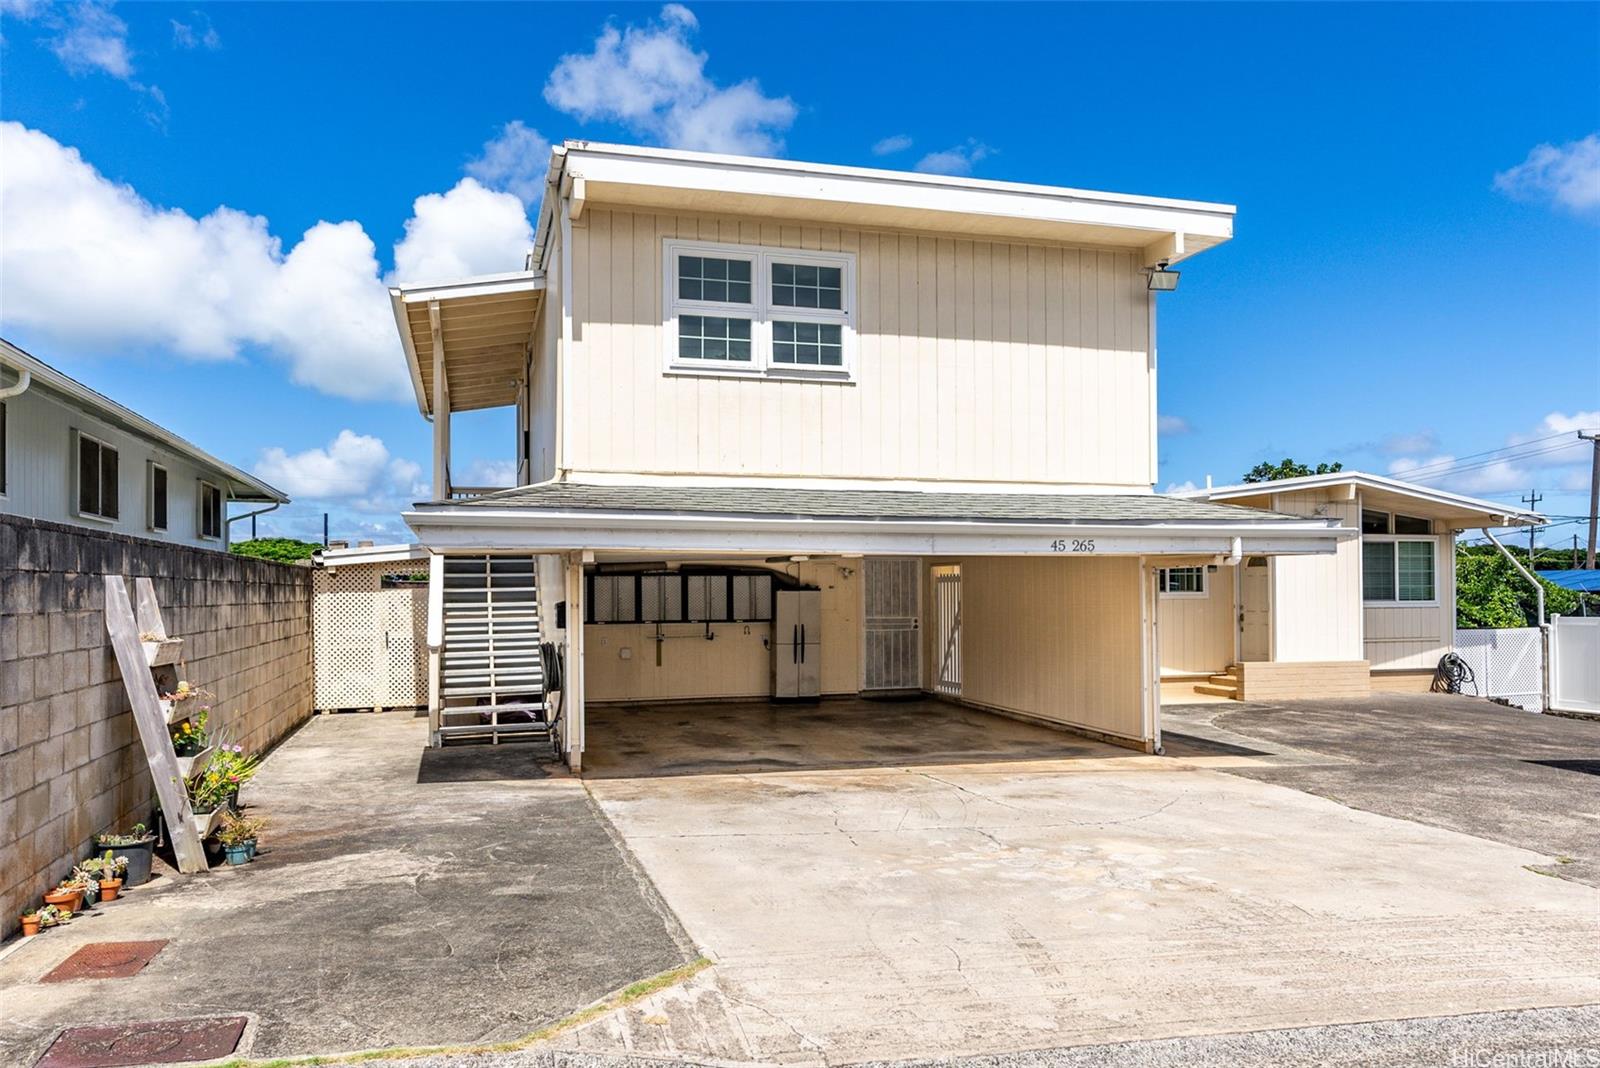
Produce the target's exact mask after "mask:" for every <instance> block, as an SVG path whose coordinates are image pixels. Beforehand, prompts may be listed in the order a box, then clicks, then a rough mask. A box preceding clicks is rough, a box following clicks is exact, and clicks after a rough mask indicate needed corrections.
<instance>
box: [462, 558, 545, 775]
mask: <svg viewBox="0 0 1600 1068" xmlns="http://www.w3.org/2000/svg"><path fill="white" fill-rule="evenodd" d="M443 605H444V646H443V650H442V655H441V657H440V666H439V696H440V706H441V707H440V710H439V725H438V734H439V739H440V741H441V742H448V741H476V742H489V743H490V744H494V745H498V744H499V743H500V741H501V739H502V738H506V737H510V736H530V735H531V736H533V739H532V740H540V739H542V740H544V741H550V740H551V739H550V724H549V723H548V722H547V721H546V714H545V700H544V697H545V694H544V673H543V667H542V664H541V660H540V655H539V642H540V634H539V592H538V588H537V582H536V579H535V569H534V560H533V557H531V556H448V557H446V558H445V560H444V594H443Z"/></svg>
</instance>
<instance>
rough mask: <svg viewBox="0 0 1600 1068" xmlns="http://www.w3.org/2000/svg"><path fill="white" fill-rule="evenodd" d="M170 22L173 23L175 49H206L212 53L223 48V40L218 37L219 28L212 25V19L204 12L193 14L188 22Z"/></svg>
mask: <svg viewBox="0 0 1600 1068" xmlns="http://www.w3.org/2000/svg"><path fill="white" fill-rule="evenodd" d="M168 21H170V22H171V23H172V43H173V45H174V47H177V48H184V49H195V48H204V49H206V50H208V51H212V52H215V51H216V50H217V49H219V48H221V47H222V38H221V36H219V35H218V33H217V28H216V27H215V26H213V25H211V18H210V16H208V15H207V14H206V13H205V12H204V11H195V12H192V13H191V16H190V21H188V22H179V21H178V20H177V19H169V20H168Z"/></svg>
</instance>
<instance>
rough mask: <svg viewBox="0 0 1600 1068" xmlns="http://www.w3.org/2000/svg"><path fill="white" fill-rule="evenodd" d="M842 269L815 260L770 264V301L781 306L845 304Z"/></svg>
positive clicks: (834, 308) (837, 307)
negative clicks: (822, 265)
mask: <svg viewBox="0 0 1600 1068" xmlns="http://www.w3.org/2000/svg"><path fill="white" fill-rule="evenodd" d="M843 296H844V272H843V271H842V270H840V269H839V268H838V267H819V266H817V265H816V264H814V263H774V264H773V265H772V303H773V304H774V305H775V306H777V307H782V308H829V309H833V310H838V309H840V308H842V307H843V306H844V303H843Z"/></svg>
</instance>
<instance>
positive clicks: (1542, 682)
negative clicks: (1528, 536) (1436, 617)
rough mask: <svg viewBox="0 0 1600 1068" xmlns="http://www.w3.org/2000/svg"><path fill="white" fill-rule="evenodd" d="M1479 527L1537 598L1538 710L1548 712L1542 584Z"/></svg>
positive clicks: (1547, 632)
mask: <svg viewBox="0 0 1600 1068" xmlns="http://www.w3.org/2000/svg"><path fill="white" fill-rule="evenodd" d="M1481 529H1482V530H1483V536H1484V537H1486V538H1488V539H1489V540H1490V541H1492V542H1494V547H1495V548H1496V549H1499V550H1500V555H1501V556H1504V557H1505V558H1506V559H1507V560H1509V561H1511V566H1512V567H1514V568H1516V569H1517V574H1519V575H1521V576H1522V577H1523V578H1525V579H1527V580H1528V581H1529V582H1530V583H1532V584H1533V592H1534V594H1535V596H1536V597H1537V599H1538V601H1537V603H1538V608H1537V612H1538V619H1539V711H1541V712H1548V711H1550V628H1549V626H1548V625H1547V624H1546V623H1545V615H1544V586H1543V584H1542V583H1540V582H1539V580H1538V579H1536V578H1534V577H1533V573H1532V572H1530V571H1529V570H1528V569H1527V568H1525V567H1523V566H1522V564H1521V563H1520V562H1519V561H1518V560H1517V558H1516V557H1515V556H1512V555H1511V554H1510V553H1509V552H1507V551H1506V547H1505V546H1504V545H1501V544H1500V539H1499V538H1497V537H1495V536H1494V534H1493V532H1491V531H1490V530H1489V528H1488V527H1483V528H1481ZM1451 566H1452V567H1454V566H1455V561H1454V560H1452V561H1451ZM1451 625H1452V626H1453V625H1454V621H1452V624H1451Z"/></svg>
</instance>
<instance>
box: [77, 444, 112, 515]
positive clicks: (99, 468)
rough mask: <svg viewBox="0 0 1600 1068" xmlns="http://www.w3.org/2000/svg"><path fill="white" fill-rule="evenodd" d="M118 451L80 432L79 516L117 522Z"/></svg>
mask: <svg viewBox="0 0 1600 1068" xmlns="http://www.w3.org/2000/svg"><path fill="white" fill-rule="evenodd" d="M117 459H118V458H117V450H116V449H114V448H112V447H111V446H110V445H108V444H106V443H105V442H103V441H101V440H100V439H99V438H92V437H90V436H89V435H88V434H85V433H83V432H82V431H79V432H78V514H79V515H81V516H88V517H89V518H91V519H116V518H117V517H118V516H119V515H120V514H121V509H120V508H119V507H118V501H117V475H118V463H117Z"/></svg>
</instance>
